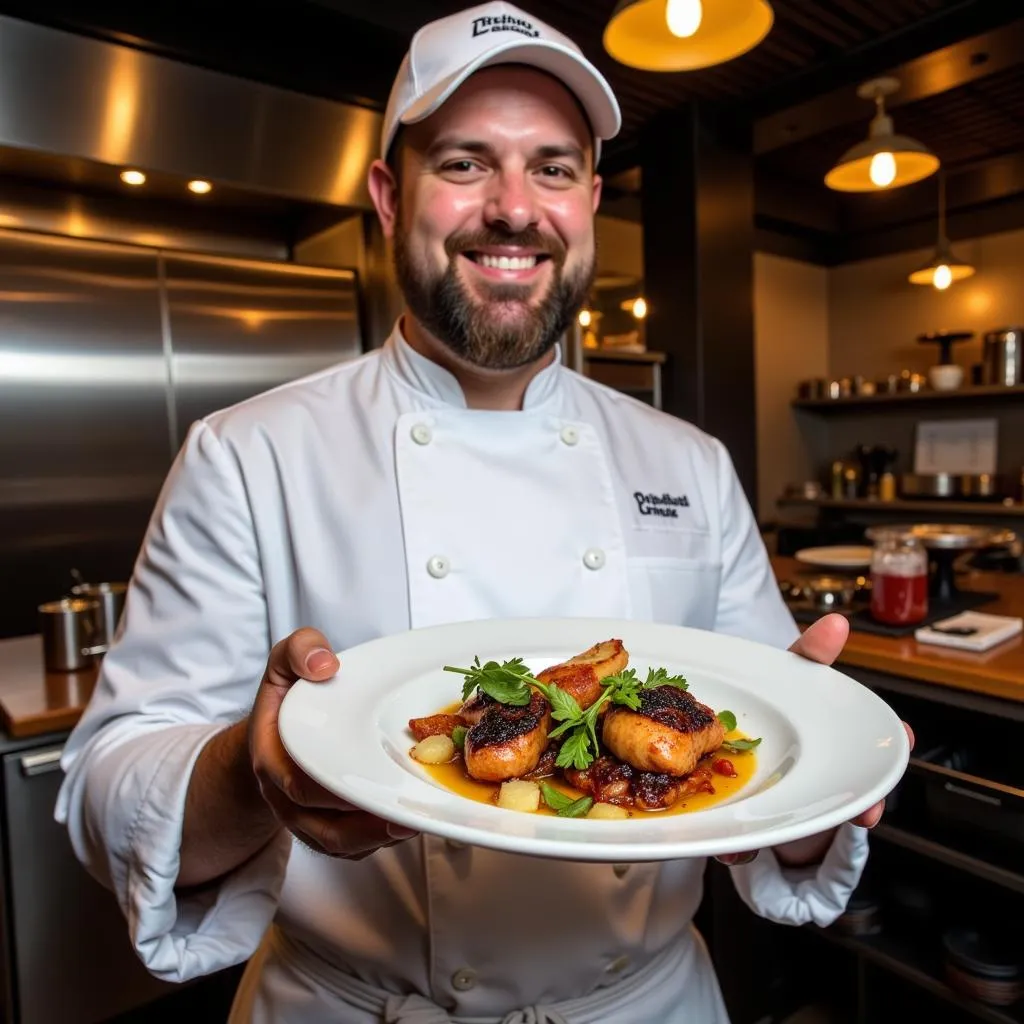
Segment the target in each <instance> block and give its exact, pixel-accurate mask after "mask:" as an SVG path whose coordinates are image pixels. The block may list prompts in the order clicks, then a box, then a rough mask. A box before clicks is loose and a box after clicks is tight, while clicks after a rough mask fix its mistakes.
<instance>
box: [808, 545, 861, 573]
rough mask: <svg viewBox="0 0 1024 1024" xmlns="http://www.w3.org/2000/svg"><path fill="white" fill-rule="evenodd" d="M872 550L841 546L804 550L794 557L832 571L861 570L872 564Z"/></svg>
mask: <svg viewBox="0 0 1024 1024" xmlns="http://www.w3.org/2000/svg"><path fill="white" fill-rule="evenodd" d="M871 553H872V548H869V547H863V546H857V545H849V546H847V545H840V544H837V545H835V546H834V547H826V548H804V549H803V550H802V551H798V552H797V553H796V554H795V555H794V556H793V557H794V558H795V559H796V560H797V561H798V562H803V563H804V564H805V565H817V566H823V567H825V568H831V569H861V568H865V567H866V566H869V565H870V564H871Z"/></svg>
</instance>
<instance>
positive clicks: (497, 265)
mask: <svg viewBox="0 0 1024 1024" xmlns="http://www.w3.org/2000/svg"><path fill="white" fill-rule="evenodd" d="M479 262H480V266H482V267H490V268H491V269H492V270H531V269H532V268H533V267H535V266H537V257H536V256H488V255H487V254H486V253H481V254H480V256H479Z"/></svg>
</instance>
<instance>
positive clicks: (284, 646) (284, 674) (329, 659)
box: [266, 627, 339, 689]
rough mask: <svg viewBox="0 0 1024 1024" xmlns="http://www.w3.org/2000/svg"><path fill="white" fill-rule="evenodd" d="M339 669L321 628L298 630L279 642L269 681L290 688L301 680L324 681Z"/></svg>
mask: <svg viewBox="0 0 1024 1024" xmlns="http://www.w3.org/2000/svg"><path fill="white" fill-rule="evenodd" d="M338 668H339V663H338V659H337V658H336V657H335V656H334V653H333V652H332V651H331V646H330V644H329V643H328V641H327V638H326V637H325V636H324V635H323V633H321V632H319V630H316V629H311V628H309V627H306V628H304V629H298V630H296V631H295V632H294V633H292V634H291V635H290V636H288V637H286V638H285V639H284V640H282V641H281V642H280V643H278V644H275V645H274V648H273V650H271V652H270V660H269V661H268V662H267V676H266V681H267V682H268V683H269V684H270V685H271V686H276V687H281V688H282V689H287V688H288V687H289V686H291V685H292V683H294V682H295V681H296V680H297V679H310V680H313V681H314V682H322V681H323V680H325V679H329V678H330V677H331V676H333V675H334V674H335V673H336V672H337V671H338Z"/></svg>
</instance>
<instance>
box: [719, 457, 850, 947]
mask: <svg viewBox="0 0 1024 1024" xmlns="http://www.w3.org/2000/svg"><path fill="white" fill-rule="evenodd" d="M716 446H717V449H718V456H719V461H718V481H719V495H720V508H719V515H720V521H721V523H722V582H721V589H720V591H719V601H718V615H717V617H716V623H715V629H716V631H717V632H720V633H731V634H733V635H734V636H742V637H746V638H747V639H749V640H756V641H759V642H760V643H765V644H770V645H772V646H774V647H781V648H787V647H789V646H790V645H791V644H792V643H793V642H794V641H795V640H796V639H797V638H798V637H799V635H800V630H799V628H798V627H797V625H796V622H795V621H794V619H793V616H792V614H791V613H790V611H789V609H788V608H787V607H786V602H785V601H784V600H783V598H782V593H781V591H780V590H779V586H778V583H777V582H776V579H775V573H774V571H773V570H772V566H771V561H770V559H769V558H768V552H767V550H766V549H765V546H764V541H763V540H762V539H761V534H760V531H759V529H758V527H757V522H756V520H755V519H754V515H753V512H752V510H751V508H750V504H749V502H748V501H747V498H746V495H745V494H744V493H743V488H742V487H741V486H740V482H739V478H738V477H737V475H736V471H735V469H734V468H733V465H732V461H731V459H730V458H729V455H728V452H727V451H726V450H725V447H724V446H723V445H721V444H720V443H719V442H716ZM867 856H868V839H867V830H866V829H863V828H858V827H856V826H854V825H849V824H846V825H842V826H841V827H840V828H839V830H838V831H837V832H836V836H835V838H834V839H833V841H832V845H831V846H830V847H829V850H828V852H827V854H826V855H825V857H824V859H823V860H822V862H821V864H819V865H816V866H814V867H809V868H800V869H792V868H783V867H782V866H781V865H780V864H779V862H778V859H777V858H776V857H775V855H774V854H773V853H772V852H771V850H762V851H761V852H760V855H759V856H758V858H757V859H756V860H755V861H753V862H752V863H750V864H746V865H739V866H736V867H733V868H731V869H730V874H731V876H732V878H733V882H734V884H735V885H736V889H737V892H738V893H739V894H740V897H741V898H742V899H743V901H744V902H745V903H746V904H747V906H749V907H750V908H751V910H753V911H754V912H755V913H757V914H759V915H760V916H762V917H765V918H768V919H769V920H771V921H776V922H778V923H780V924H796V925H800V924H806V923H808V922H810V921H813V922H814V923H816V924H818V925H821V926H822V927H824V926H826V925H829V924H831V923H832V922H833V921H834V920H835V919H836V918H837V917H839V916H840V914H842V913H843V912H844V911H845V909H846V904H847V901H848V900H849V898H850V895H851V893H852V892H853V890H854V889H855V888H856V887H857V884H858V883H859V882H860V879H861V875H862V874H863V872H864V866H865V864H866V862H867Z"/></svg>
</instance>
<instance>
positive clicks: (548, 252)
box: [444, 228, 565, 266]
mask: <svg viewBox="0 0 1024 1024" xmlns="http://www.w3.org/2000/svg"><path fill="white" fill-rule="evenodd" d="M489 245H514V246H520V247H522V248H524V249H530V250H532V251H533V252H538V253H542V254H543V255H545V256H549V257H550V258H551V259H552V260H553V261H554V263H555V264H556V265H557V266H561V265H562V264H563V263H565V245H564V244H563V243H562V241H561V239H559V238H557V237H556V236H554V235H545V234H543V233H542V232H541V231H540V230H539V229H538V228H524V229H523V230H522V231H497V230H495V229H494V228H484V229H482V230H480V231H463V232H461V233H459V234H456V235H449V236H448V239H447V241H446V242H445V246H444V247H445V251H446V252H447V253H448V258H449V259H452V258H453V257H455V256H458V255H459V253H463V252H479V250H481V249H483V248H485V247H486V246H489Z"/></svg>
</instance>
